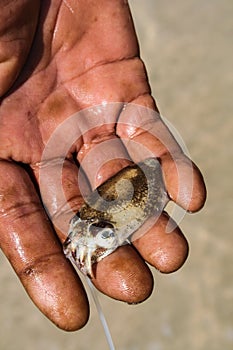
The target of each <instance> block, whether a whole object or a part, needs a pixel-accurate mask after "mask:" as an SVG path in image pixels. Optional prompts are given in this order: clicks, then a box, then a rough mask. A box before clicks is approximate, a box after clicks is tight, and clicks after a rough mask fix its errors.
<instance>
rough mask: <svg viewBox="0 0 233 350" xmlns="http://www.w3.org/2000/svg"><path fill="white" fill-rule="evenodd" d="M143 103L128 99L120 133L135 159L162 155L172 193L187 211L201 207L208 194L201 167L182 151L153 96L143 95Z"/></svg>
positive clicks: (120, 119) (166, 183)
mask: <svg viewBox="0 0 233 350" xmlns="http://www.w3.org/2000/svg"><path fill="white" fill-rule="evenodd" d="M139 102H140V103H141V101H140V100H139ZM143 104H144V105H142V104H141V105H140V104H139V105H138V104H134V103H129V104H128V105H127V106H126V108H125V109H124V110H123V111H122V113H121V114H120V117H119V120H118V124H117V135H118V136H119V137H120V138H121V139H122V142H123V143H124V145H125V147H126V149H127V151H128V153H129V154H130V156H131V158H132V159H133V161H134V162H136V163H137V162H139V161H141V160H143V159H145V158H147V157H156V158H158V159H160V162H161V166H162V170H163V176H164V182H165V186H166V188H167V191H168V194H169V197H170V198H171V199H172V200H173V201H175V202H176V203H177V204H179V205H180V206H181V207H183V208H184V209H185V210H187V211H190V212H195V211H198V210H199V209H201V208H202V206H203V205H204V202H205V198H206V189H205V184H204V180H203V177H202V174H201V172H200V170H199V169H198V167H197V166H196V165H195V164H194V163H193V162H192V161H191V160H190V159H189V158H188V157H187V156H186V155H185V154H184V153H183V151H182V149H181V147H180V146H179V144H178V143H177V141H176V140H175V138H174V136H173V135H172V134H171V132H170V130H169V129H168V127H167V126H166V125H165V123H164V122H163V120H162V119H161V117H160V115H159V114H158V113H157V112H156V111H155V105H154V103H153V100H152V98H151V97H150V96H148V98H146V97H144V98H143ZM146 106H148V107H146Z"/></svg>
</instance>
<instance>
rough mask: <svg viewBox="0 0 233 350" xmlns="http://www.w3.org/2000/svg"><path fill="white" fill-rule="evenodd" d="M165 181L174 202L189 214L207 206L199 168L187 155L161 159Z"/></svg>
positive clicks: (168, 155) (166, 156)
mask: <svg viewBox="0 0 233 350" xmlns="http://www.w3.org/2000/svg"><path fill="white" fill-rule="evenodd" d="M161 164H162V169H163V174H164V181H165V185H166V188H167V191H168V194H169V196H170V198H171V200H173V201H174V202H176V203H177V204H178V205H180V206H181V207H182V208H183V209H185V210H187V211H188V212H197V211H199V210H200V209H201V208H202V207H203V206H204V204H205V200H206V187H205V182H204V179H203V176H202V174H201V172H200V170H199V169H198V167H197V166H196V165H195V164H194V163H193V162H192V161H191V160H190V159H189V158H188V157H186V156H185V155H183V154H181V155H179V156H174V157H172V156H171V155H170V154H167V155H165V156H163V157H162V158H161Z"/></svg>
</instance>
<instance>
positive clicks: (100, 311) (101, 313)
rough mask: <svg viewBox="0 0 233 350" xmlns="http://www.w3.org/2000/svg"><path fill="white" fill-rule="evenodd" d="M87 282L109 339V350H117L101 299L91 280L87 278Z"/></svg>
mask: <svg viewBox="0 0 233 350" xmlns="http://www.w3.org/2000/svg"><path fill="white" fill-rule="evenodd" d="M86 281H87V284H88V286H89V288H90V292H91V295H92V298H93V300H94V303H95V306H96V309H97V312H98V315H99V319H100V322H101V324H102V326H103V329H104V333H105V336H106V339H107V342H108V346H109V349H110V350H115V346H114V344H113V339H112V336H111V333H110V330H109V327H108V324H107V321H106V318H105V316H104V313H103V310H102V308H101V305H100V302H99V298H98V295H97V293H96V290H95V287H94V286H93V284H92V282H91V280H90V279H89V278H88V277H86Z"/></svg>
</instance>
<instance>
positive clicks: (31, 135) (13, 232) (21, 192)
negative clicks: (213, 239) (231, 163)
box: [0, 0, 205, 330]
mask: <svg viewBox="0 0 233 350" xmlns="http://www.w3.org/2000/svg"><path fill="white" fill-rule="evenodd" d="M0 16H1V21H0V23H1V24H0V26H1V28H0V35H1V52H2V57H1V61H2V63H1V65H0V94H1V96H2V99H1V105H0V159H1V161H0V176H1V183H0V233H1V240H0V245H1V248H2V250H3V252H4V253H5V255H6V256H7V257H8V259H9V260H10V262H11V264H12V266H13V268H14V269H15V271H16V273H17V274H18V276H19V278H20V280H21V281H22V283H23V285H24V287H25V289H26V290H27V292H28V294H29V295H30V297H31V298H32V300H33V301H34V303H35V304H36V305H37V306H38V307H39V309H40V310H41V311H42V312H43V313H44V314H45V315H46V316H47V317H49V318H50V319H51V320H52V321H53V322H54V323H55V324H57V326H58V327H60V328H63V329H66V330H75V329H78V328H81V327H82V326H83V325H84V324H85V323H86V321H87V319H88V313H89V309H88V302H87V298H86V294H85V291H84V288H83V286H82V283H81V281H80V279H79V277H78V275H77V274H76V273H75V272H74V270H73V268H72V267H71V265H70V263H69V261H68V260H67V259H66V258H65V257H64V254H63V252H62V248H61V244H60V242H64V240H65V238H66V234H65V232H66V231H64V230H61V229H60V228H59V227H60V226H59V225H55V226H52V224H51V221H50V220H49V219H48V217H47V215H46V212H45V210H44V208H43V205H42V203H41V200H40V197H39V195H38V193H39V173H40V169H41V167H44V166H45V167H47V168H48V169H50V172H49V174H50V176H51V177H49V178H48V183H47V184H48V187H47V200H46V206H47V209H48V211H49V214H50V217H51V220H52V221H53V222H54V221H56V222H64V227H65V226H66V227H68V219H69V217H70V212H69V213H67V212H66V210H64V208H65V203H62V204H61V200H60V198H59V195H60V194H59V193H57V192H56V184H54V183H53V179H54V177H55V175H56V172H57V166H58V164H57V162H56V159H55V158H52V157H51V158H50V159H47V160H46V163H43V164H42V162H41V157H42V154H43V152H44V150H45V147H46V145H47V143H48V140H49V138H50V137H51V135H53V133H54V132H55V130H56V128H57V127H58V126H59V125H60V124H61V123H63V122H64V121H66V120H67V119H68V118H69V117H70V116H71V115H73V114H74V113H76V112H78V111H80V110H82V109H83V108H87V107H92V106H95V105H99V104H103V103H111V102H123V103H133V104H134V105H141V106H145V107H147V108H149V109H151V110H156V106H155V104H154V101H153V99H152V97H151V96H150V88H149V85H148V81H147V77H146V73H145V68H144V66H143V63H142V62H141V60H140V59H139V51H138V44H137V39H136V35H135V32H134V28H133V25H132V21H131V17H130V12H129V9H128V6H127V5H126V4H125V1H123V0H116V1H114V2H109V1H107V0H100V1H98V3H97V2H95V1H93V0H88V1H84V0H81V1H79V2H73V1H55V0H52V1H51V2H46V1H43V2H40V1H34V2H32V1H29V0H28V1H25V0H24V1H21V0H19V1H18V2H17V3H15V2H10V3H8V4H7V5H5V6H3V8H2V10H1V15H0ZM115 106H116V107H115V108H113V109H112V114H111V115H109V114H103V115H102V116H101V123H99V124H101V125H98V127H97V128H87V129H88V130H89V131H88V132H86V133H85V134H82V137H80V138H79V139H78V140H77V141H76V142H75V143H74V144H73V145H72V147H71V148H70V150H69V152H68V154H67V156H66V159H65V161H64V167H63V177H62V184H63V189H64V193H65V196H66V199H67V202H68V203H69V205H70V207H71V208H72V209H73V211H77V210H78V209H79V208H80V205H81V204H82V201H83V199H82V196H81V193H80V189H79V188H78V186H77V177H78V167H77V163H76V162H75V161H74V155H76V158H77V161H78V162H80V163H81V162H82V161H83V160H84V159H85V157H87V156H88V154H90V151H93V150H95V149H96V150H97V149H98V148H97V147H98V145H100V144H102V143H103V142H105V141H106V140H113V141H114V142H113V145H114V147H112V148H111V147H110V148H109V150H108V151H109V152H110V153H111V157H112V161H108V162H107V163H105V154H104V153H101V154H98V157H93V161H92V162H88V164H87V163H86V167H85V174H86V176H87V178H89V179H90V183H91V185H92V187H93V188H95V187H96V186H98V185H100V184H101V183H102V182H104V181H105V180H106V179H108V178H109V177H111V176H112V175H114V174H115V173H117V172H118V171H119V170H120V169H122V168H123V167H124V166H126V165H127V164H128V154H129V155H130V158H131V159H132V161H133V162H138V161H139V160H141V157H142V154H138V153H137V149H135V148H134V147H133V146H132V142H131V141H134V142H136V143H138V144H140V145H142V146H143V147H146V148H147V149H149V150H150V151H151V152H152V154H153V155H154V156H155V157H158V158H159V159H160V161H161V165H162V170H163V175H164V181H165V185H166V188H167V191H168V193H169V196H170V198H171V199H172V200H174V201H175V202H176V203H178V204H179V205H180V206H181V207H183V208H184V209H186V210H188V211H191V212H195V211H197V210H199V209H200V208H201V207H202V206H203V204H204V201H205V186H204V183H203V179H202V176H201V174H200V172H199V170H198V169H197V168H196V166H195V165H193V163H192V162H191V161H190V160H189V159H188V158H187V157H186V156H185V155H184V154H183V153H182V151H181V149H180V147H179V146H178V145H177V143H176V142H175V140H174V139H173V137H172V136H171V134H170V132H169V131H168V129H167V128H166V127H165V125H164V124H163V122H162V121H161V119H159V118H154V119H153V118H151V114H149V118H148V115H145V116H143V120H141V115H140V113H139V114H136V115H135V114H134V113H131V111H132V108H133V105H131V104H129V105H128V106H127V105H126V108H125V110H124V111H122V105H121V104H115ZM139 110H140V108H139ZM152 114H153V113H152ZM154 115H156V114H155V113H154ZM81 124H82V125H89V124H91V123H90V120H89V119H88V118H86V117H85V116H84V119H83V120H82V123H81ZM138 125H141V127H139V126H138ZM161 135H162V136H161ZM65 137H66V135H65ZM161 139H162V140H163V142H161ZM116 144H117V147H116ZM96 152H97V151H96ZM96 152H94V153H93V154H96ZM104 163H105V164H104ZM96 169H99V170H98V173H96ZM93 174H95V176H94V177H93ZM181 184H182V186H181ZM168 221H169V218H168V216H167V214H166V213H163V214H162V215H161V216H160V218H159V219H158V220H157V222H156V223H155V225H154V226H153V227H152V228H151V229H150V230H149V231H148V232H147V233H146V234H144V235H143V236H142V237H140V238H139V239H137V240H135V241H134V242H133V246H134V248H136V249H137V251H136V249H134V248H133V246H129V245H128V246H122V247H120V248H119V249H117V250H116V251H115V252H114V253H112V254H111V255H109V256H108V257H106V258H105V259H104V260H102V261H100V262H99V263H98V264H97V267H96V275H95V278H94V279H93V283H94V284H95V286H96V287H97V288H98V289H99V290H101V291H102V292H103V293H105V294H107V295H109V296H111V297H113V298H116V299H119V300H123V301H127V302H129V303H135V302H140V301H142V300H144V299H146V298H147V297H148V296H149V295H150V293H151V291H152V288H153V280H152V275H151V273H150V270H149V268H148V267H147V265H146V264H145V262H144V260H145V261H147V262H149V263H150V264H152V265H153V266H155V267H156V268H157V269H159V270H160V271H162V272H166V273H168V272H172V271H174V270H177V269H178V268H179V267H180V266H181V265H182V264H183V262H184V261H185V259H186V257H187V252H188V246H187V242H186V240H185V238H184V236H183V234H182V233H181V231H180V229H179V228H178V227H174V229H173V231H172V233H170V234H169V235H168V234H166V226H167V223H168ZM57 237H58V238H59V239H57Z"/></svg>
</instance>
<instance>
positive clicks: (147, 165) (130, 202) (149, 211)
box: [63, 158, 169, 277]
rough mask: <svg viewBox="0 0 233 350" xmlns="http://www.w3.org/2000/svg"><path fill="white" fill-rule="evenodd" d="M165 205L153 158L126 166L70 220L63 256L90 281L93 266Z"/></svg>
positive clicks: (156, 214) (98, 189)
mask: <svg viewBox="0 0 233 350" xmlns="http://www.w3.org/2000/svg"><path fill="white" fill-rule="evenodd" d="M168 201H169V198H168V195H167V192H166V189H165V185H164V182H163V176H162V171H161V166H160V163H159V161H158V160H157V159H156V158H148V159H146V160H144V161H142V162H140V163H138V164H134V165H130V166H127V167H126V168H124V169H122V170H121V171H120V172H118V173H117V174H116V175H115V176H113V177H111V178H110V179H108V180H107V181H106V182H105V183H103V184H102V185H100V186H99V187H98V188H97V189H95V190H94V191H93V192H92V193H91V194H90V196H88V197H87V198H86V202H85V204H83V205H82V207H81V208H80V210H79V211H78V213H77V214H76V215H75V216H74V217H73V218H72V219H71V221H70V228H69V233H68V237H67V239H66V241H65V243H64V246H63V247H64V253H65V255H66V256H67V258H69V259H70V260H71V262H72V263H74V264H75V265H76V266H77V267H78V268H79V270H81V271H82V272H83V273H84V275H86V276H89V277H93V270H92V265H93V264H94V263H96V262H98V261H100V260H101V259H103V258H104V257H106V256H108V255H109V254H111V253H112V252H114V251H115V250H116V249H117V248H118V247H119V246H121V245H123V244H125V243H126V242H128V241H129V240H130V236H131V235H132V233H134V232H135V231H136V230H138V229H139V227H141V226H142V225H143V224H144V223H145V221H146V220H147V219H148V218H149V217H152V216H158V215H159V214H160V213H161V212H162V210H163V209H164V207H165V206H166V204H167V202H168Z"/></svg>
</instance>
